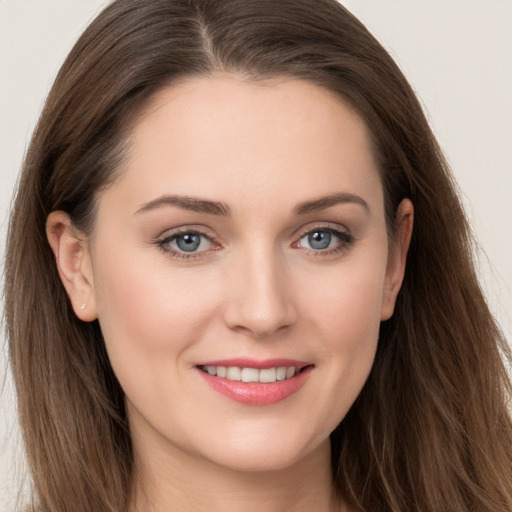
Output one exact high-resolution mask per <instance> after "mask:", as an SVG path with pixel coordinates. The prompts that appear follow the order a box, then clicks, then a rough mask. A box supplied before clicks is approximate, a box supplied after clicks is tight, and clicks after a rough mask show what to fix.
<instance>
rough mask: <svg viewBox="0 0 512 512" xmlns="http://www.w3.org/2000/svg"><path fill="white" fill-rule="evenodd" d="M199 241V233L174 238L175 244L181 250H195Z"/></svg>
mask: <svg viewBox="0 0 512 512" xmlns="http://www.w3.org/2000/svg"><path fill="white" fill-rule="evenodd" d="M200 243H201V238H200V236H199V235H181V236H179V237H178V238H176V244H177V245H178V247H179V248H180V249H181V250H182V251H186V252H192V251H195V250H196V249H197V248H198V247H199V244H200Z"/></svg>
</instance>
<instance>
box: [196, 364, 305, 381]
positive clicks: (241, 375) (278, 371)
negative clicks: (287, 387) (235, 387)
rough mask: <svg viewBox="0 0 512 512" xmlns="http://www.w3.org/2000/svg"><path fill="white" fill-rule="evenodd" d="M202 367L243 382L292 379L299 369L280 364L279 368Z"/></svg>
mask: <svg viewBox="0 0 512 512" xmlns="http://www.w3.org/2000/svg"><path fill="white" fill-rule="evenodd" d="M202 369H203V370H204V371H205V372H207V373H208V374H210V375H212V376H216V377H221V378H225V379H228V380H235V381H242V382H265V383H272V382H276V381H281V380H286V379H291V378H292V377H294V376H295V375H296V374H297V373H299V369H298V368H295V367H294V366H289V367H286V366H279V367H278V368H264V369H262V370H258V369H257V368H239V367H238V366H227V367H226V366H210V365H208V366H203V367H202Z"/></svg>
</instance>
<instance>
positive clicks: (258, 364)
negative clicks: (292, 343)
mask: <svg viewBox="0 0 512 512" xmlns="http://www.w3.org/2000/svg"><path fill="white" fill-rule="evenodd" d="M312 364H313V363H311V362H306V361H298V360H296V359H288V358H272V359H252V358H248V357H236V358H232V359H215V360H213V361H204V362H200V363H198V364H197V365H196V366H226V367H230V366H238V367H239V368H256V369H258V370H264V369H266V368H279V367H282V366H286V367H290V366H293V367H295V368H298V369H299V370H300V369H302V368H304V367H306V366H311V365H312Z"/></svg>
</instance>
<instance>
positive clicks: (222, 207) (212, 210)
mask: <svg viewBox="0 0 512 512" xmlns="http://www.w3.org/2000/svg"><path fill="white" fill-rule="evenodd" d="M165 205H168V206H178V207H179V208H182V209H183V210H190V211H193V212H199V213H209V214H211V215H223V216H227V215H230V214H231V211H230V209H229V206H228V205H227V204H224V203H219V202H217V201H209V200H207V199H199V198H197V197H190V196H174V195H165V196H161V197H158V198H157V199H154V200H153V201H149V203H146V204H144V205H142V206H141V207H140V208H139V209H138V210H137V211H136V212H135V214H138V213H145V212H148V211H151V210H155V209H156V208H159V207H161V206H165Z"/></svg>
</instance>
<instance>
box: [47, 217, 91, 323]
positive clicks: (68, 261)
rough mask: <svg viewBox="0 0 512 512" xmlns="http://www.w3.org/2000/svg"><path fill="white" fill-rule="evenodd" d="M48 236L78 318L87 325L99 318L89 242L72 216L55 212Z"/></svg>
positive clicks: (63, 282) (58, 268)
mask: <svg viewBox="0 0 512 512" xmlns="http://www.w3.org/2000/svg"><path fill="white" fill-rule="evenodd" d="M46 236H47V238H48V242H49V243H50V246H51V248H52V250H53V253H54V255H55V260H56V262H57V270H58V272H59V276H60V278H61V280H62V284H63V285H64V288H66V291H67V293H68V296H69V298H70V300H71V304H72V306H73V309H74V311H75V314H76V316H77V317H78V318H79V319H80V320H83V321H84V322H92V321H93V320H96V318H97V317H98V315H97V310H96V300H95V297H94V286H93V283H94V280H93V272H92V264H91V257H90V254H89V248H88V244H87V242H86V240H83V239H82V238H81V237H80V236H79V233H78V232H77V231H76V230H75V229H74V228H73V225H72V223H71V219H70V218H69V215H68V214H67V213H65V212H62V211H54V212H52V213H50V215H49V216H48V219H47V220H46Z"/></svg>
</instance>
